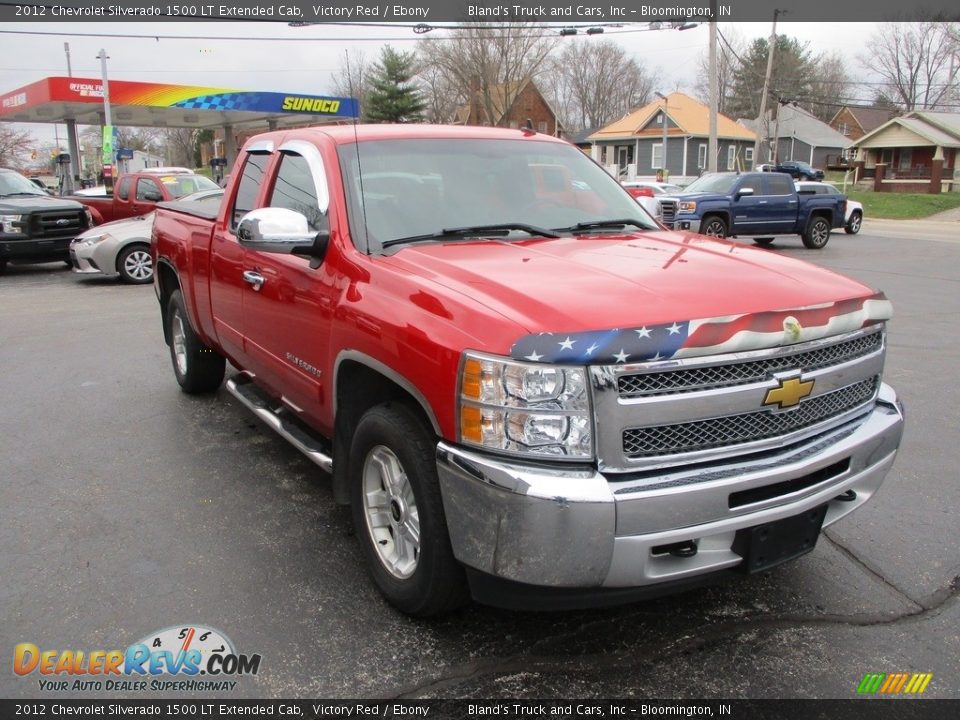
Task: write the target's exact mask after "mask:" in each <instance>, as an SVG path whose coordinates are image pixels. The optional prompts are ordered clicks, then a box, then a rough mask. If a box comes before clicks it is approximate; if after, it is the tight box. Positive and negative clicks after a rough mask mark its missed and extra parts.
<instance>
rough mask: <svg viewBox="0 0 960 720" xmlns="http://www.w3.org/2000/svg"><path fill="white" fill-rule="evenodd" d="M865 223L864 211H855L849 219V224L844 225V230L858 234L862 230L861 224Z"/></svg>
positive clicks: (849, 233)
mask: <svg viewBox="0 0 960 720" xmlns="http://www.w3.org/2000/svg"><path fill="white" fill-rule="evenodd" d="M862 224H863V213H859V212H855V213H853V214H852V215H851V216H850V219H849V220H848V221H847V224H846V225H845V226H844V228H843V229H844V231H845V232H846V233H847V235H856V234H857V233H858V232H860V226H861V225H862Z"/></svg>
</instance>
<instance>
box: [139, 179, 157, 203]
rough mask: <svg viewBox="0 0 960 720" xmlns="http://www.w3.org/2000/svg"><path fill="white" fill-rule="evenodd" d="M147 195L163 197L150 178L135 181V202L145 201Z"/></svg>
mask: <svg viewBox="0 0 960 720" xmlns="http://www.w3.org/2000/svg"><path fill="white" fill-rule="evenodd" d="M148 193H154V194H155V195H160V196H161V197H163V193H161V192H160V186H159V185H157V184H156V183H155V182H154V181H153V180H151V179H150V178H140V179H139V180H137V200H146V199H147V194H148Z"/></svg>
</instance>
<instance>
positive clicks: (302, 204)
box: [269, 153, 326, 230]
mask: <svg viewBox="0 0 960 720" xmlns="http://www.w3.org/2000/svg"><path fill="white" fill-rule="evenodd" d="M269 205H270V207H281V208H287V209H288V210H295V211H297V212H298V213H300V214H301V215H303V216H304V217H306V218H307V224H308V225H309V226H310V229H311V230H321V229H323V228H324V227H325V226H326V221H325V220H324V217H323V213H322V212H321V211H320V202H319V201H318V200H317V189H316V185H315V183H314V181H313V174H312V173H311V172H310V166H309V165H308V164H307V161H306V160H305V159H304V157H303V156H302V155H297V154H295V153H284V154H283V156H282V159H281V160H280V169H279V170H278V171H277V181H276V182H275V183H274V185H273V192H272V193H271V195H270V202H269Z"/></svg>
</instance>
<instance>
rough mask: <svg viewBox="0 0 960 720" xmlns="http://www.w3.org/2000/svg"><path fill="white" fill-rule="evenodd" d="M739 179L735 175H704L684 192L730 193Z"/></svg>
mask: <svg viewBox="0 0 960 720" xmlns="http://www.w3.org/2000/svg"><path fill="white" fill-rule="evenodd" d="M737 177H738V175H736V174H735V173H714V174H712V175H704V176H703V177H699V178H697V179H696V180H694V181H693V182H692V183H690V184H689V185H687V187H686V188H685V189H684V192H688V193H690V192H707V193H721V194H722V193H729V192H730V189H731V188H732V187H733V184H734V183H735V182H736V181H737Z"/></svg>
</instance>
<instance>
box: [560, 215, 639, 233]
mask: <svg viewBox="0 0 960 720" xmlns="http://www.w3.org/2000/svg"><path fill="white" fill-rule="evenodd" d="M627 225H633V226H634V227H638V228H640V229H641V230H656V229H657V228H651V227H649V226H648V225H645V224H643V223H642V222H640V221H639V220H632V219H630V218H624V219H618V220H593V221H591V222H579V223H577V224H576V225H571V226H570V227H566V228H554V230H557V231H560V232H578V231H581V230H604V229H607V228H609V229H611V230H616V229H620V228H624V227H626V226H627Z"/></svg>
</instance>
